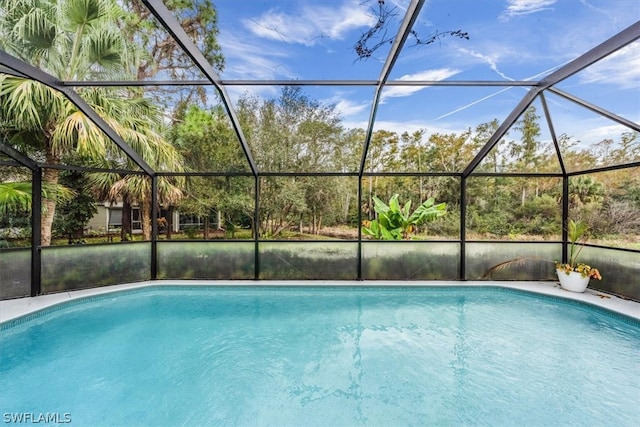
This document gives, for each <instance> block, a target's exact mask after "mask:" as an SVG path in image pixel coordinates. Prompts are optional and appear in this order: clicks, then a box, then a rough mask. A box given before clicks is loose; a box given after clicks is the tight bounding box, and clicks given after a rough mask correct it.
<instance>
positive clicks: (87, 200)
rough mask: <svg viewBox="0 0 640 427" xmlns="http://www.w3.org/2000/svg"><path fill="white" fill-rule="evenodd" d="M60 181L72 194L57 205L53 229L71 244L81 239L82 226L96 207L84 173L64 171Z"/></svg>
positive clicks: (94, 212) (94, 211)
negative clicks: (65, 237) (71, 196)
mask: <svg viewBox="0 0 640 427" xmlns="http://www.w3.org/2000/svg"><path fill="white" fill-rule="evenodd" d="M60 181H61V183H62V184H63V185H65V186H67V187H68V188H71V189H73V191H74V196H73V198H72V199H69V200H65V201H64V202H62V203H60V204H59V205H58V209H56V218H55V219H54V230H56V231H57V232H58V233H59V234H61V235H64V236H67V238H68V241H69V244H71V243H73V242H79V241H82V237H83V230H84V227H85V226H86V225H87V223H88V222H89V220H90V219H91V218H92V217H93V216H94V215H95V214H96V213H98V208H97V207H96V203H95V201H94V198H93V195H92V194H91V191H90V187H89V185H88V183H87V177H86V175H85V174H84V173H82V172H78V171H64V172H62V174H61V179H60Z"/></svg>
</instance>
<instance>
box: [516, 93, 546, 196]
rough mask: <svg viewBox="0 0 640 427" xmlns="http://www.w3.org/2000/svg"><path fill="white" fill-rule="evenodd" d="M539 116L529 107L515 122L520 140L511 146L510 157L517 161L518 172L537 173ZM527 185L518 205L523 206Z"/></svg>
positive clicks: (534, 109)
mask: <svg viewBox="0 0 640 427" xmlns="http://www.w3.org/2000/svg"><path fill="white" fill-rule="evenodd" d="M539 119H540V116H538V115H537V114H536V107H535V106H533V105H532V106H530V107H529V108H527V109H526V110H525V112H524V114H523V115H522V118H521V119H520V120H519V121H518V122H516V124H515V125H514V127H513V128H514V129H515V130H518V131H520V133H521V135H522V138H521V140H520V144H518V143H513V144H512V146H511V155H512V156H514V157H515V158H516V159H517V162H516V165H515V166H516V168H518V169H519V170H520V171H534V172H538V170H539V164H540V159H539V157H538V144H539V142H538V137H539V136H540V124H539V123H538V120H539ZM535 182H536V187H535V194H536V196H537V195H538V193H539V187H538V180H537V179H536V181H535ZM527 186H528V183H527V182H525V183H524V184H523V185H522V197H521V200H520V204H521V205H524V203H525V200H526V195H527Z"/></svg>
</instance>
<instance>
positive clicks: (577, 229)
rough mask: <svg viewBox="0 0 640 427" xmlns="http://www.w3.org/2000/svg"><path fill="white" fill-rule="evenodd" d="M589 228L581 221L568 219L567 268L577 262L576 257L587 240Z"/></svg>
mask: <svg viewBox="0 0 640 427" xmlns="http://www.w3.org/2000/svg"><path fill="white" fill-rule="evenodd" d="M588 230H589V226H588V225H587V224H586V223H585V222H583V221H574V220H573V219H570V220H569V222H568V223H567V238H568V239H569V262H568V264H569V266H571V267H572V268H573V267H575V266H576V264H577V262H578V256H579V255H580V252H581V251H582V248H584V246H583V243H585V242H586V241H587V240H588V239H589V235H588V234H587V231H588Z"/></svg>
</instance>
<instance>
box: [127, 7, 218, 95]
mask: <svg viewBox="0 0 640 427" xmlns="http://www.w3.org/2000/svg"><path fill="white" fill-rule="evenodd" d="M120 4H122V5H123V7H124V9H125V10H126V12H127V13H126V14H125V17H124V19H121V20H119V22H118V25H119V26H120V29H121V30H122V31H123V33H124V34H125V35H126V37H127V39H129V40H131V41H133V42H134V43H136V44H137V45H138V46H144V51H143V52H142V51H138V60H137V61H136V69H135V71H134V72H135V76H136V79H137V80H149V79H152V78H153V77H155V76H156V75H158V74H160V75H169V76H170V77H171V78H172V79H175V80H183V79H190V78H191V79H193V78H196V79H197V78H202V76H201V74H200V71H199V69H198V68H197V67H195V66H194V64H193V61H192V60H191V58H190V57H189V56H188V55H187V54H186V53H185V51H184V50H183V49H182V48H181V47H180V45H179V44H178V42H177V41H176V40H175V39H174V38H173V37H172V36H171V35H170V34H169V33H168V32H167V31H166V30H165V29H164V28H163V27H162V26H160V25H159V24H158V22H157V21H156V20H155V18H154V17H153V16H152V15H151V12H150V11H149V9H148V8H147V7H146V6H145V5H144V4H143V3H142V2H141V1H140V0H122V1H121V2H120ZM164 4H165V6H166V7H167V8H168V9H169V10H170V11H171V12H172V13H173V15H174V16H175V17H176V19H177V20H178V22H179V24H180V26H181V27H182V28H183V29H184V31H185V32H186V33H187V35H188V36H189V38H190V39H191V40H192V41H193V42H194V44H195V45H196V46H197V47H198V49H199V50H200V51H201V52H202V53H203V55H204V57H205V58H206V59H207V61H208V62H209V64H211V65H212V66H213V68H215V69H216V70H218V71H222V70H223V68H224V56H223V55H222V51H221V47H220V45H219V44H218V33H219V31H218V11H217V9H216V7H215V5H214V4H213V2H212V1H211V0H164ZM184 90H185V88H180V89H179V92H178V93H179V94H178V95H176V89H174V88H159V89H156V91H155V94H156V95H158V94H159V96H156V101H158V102H160V101H162V102H165V103H173V102H176V101H177V103H180V102H189V103H193V102H195V101H197V100H198V99H200V101H201V103H202V105H206V103H207V102H206V91H205V90H204V88H203V87H202V86H191V87H189V88H188V89H187V91H186V93H185V92H184ZM163 95H166V96H163ZM161 98H162V99H161Z"/></svg>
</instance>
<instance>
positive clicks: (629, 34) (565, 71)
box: [539, 21, 640, 89]
mask: <svg viewBox="0 0 640 427" xmlns="http://www.w3.org/2000/svg"><path fill="white" fill-rule="evenodd" d="M638 39H640V21H638V22H636V23H635V24H631V25H630V26H628V27H627V28H625V29H624V30H622V31H620V32H619V33H618V34H616V35H614V36H613V37H611V38H609V39H608V40H605V41H604V42H602V43H600V44H599V45H597V46H596V47H594V48H593V49H591V50H589V51H587V52H586V53H584V54H582V55H580V56H579V57H577V58H576V59H574V60H573V61H571V62H569V63H568V64H566V65H565V66H563V67H560V68H558V69H557V70H556V71H554V72H553V73H551V74H549V75H548V76H547V77H545V78H544V79H542V80H540V84H539V86H540V88H542V89H546V88H548V87H550V86H553V85H555V84H556V83H558V82H560V81H562V80H564V79H566V78H568V77H571V76H572V75H574V74H576V73H577V72H579V71H582V70H584V69H585V68H587V67H588V66H589V65H592V64H594V63H595V62H598V61H599V60H601V59H603V58H605V57H607V56H609V55H611V54H612V53H614V52H615V51H617V50H620V49H622V48H623V47H625V46H626V45H628V44H630V43H633V42H634V41H636V40H638Z"/></svg>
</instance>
